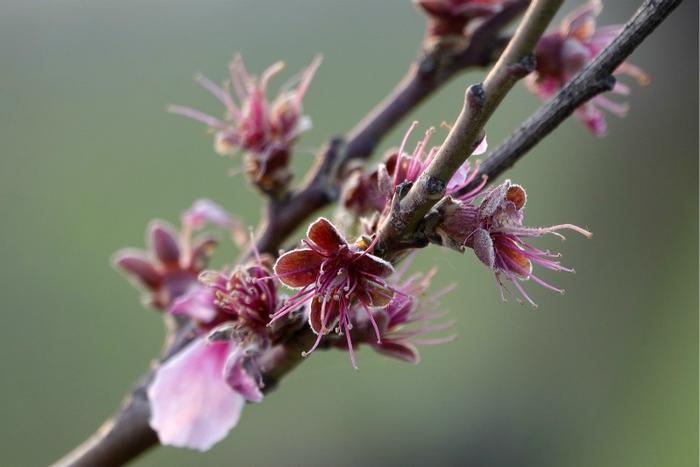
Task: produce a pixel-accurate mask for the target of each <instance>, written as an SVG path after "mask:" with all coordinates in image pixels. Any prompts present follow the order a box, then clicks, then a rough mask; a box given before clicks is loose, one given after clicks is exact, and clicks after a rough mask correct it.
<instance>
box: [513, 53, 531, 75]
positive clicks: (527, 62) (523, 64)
mask: <svg viewBox="0 0 700 467" xmlns="http://www.w3.org/2000/svg"><path fill="white" fill-rule="evenodd" d="M536 65H537V60H536V59H535V55H534V54H532V53H529V54H527V55H525V56H524V57H523V58H521V59H520V61H518V62H517V63H514V64H512V65H510V66H509V67H508V73H509V74H510V75H511V76H512V77H513V79H515V80H519V79H522V78H524V77H526V76H527V75H529V74H530V73H532V72H533V71H534V70H535V66H536Z"/></svg>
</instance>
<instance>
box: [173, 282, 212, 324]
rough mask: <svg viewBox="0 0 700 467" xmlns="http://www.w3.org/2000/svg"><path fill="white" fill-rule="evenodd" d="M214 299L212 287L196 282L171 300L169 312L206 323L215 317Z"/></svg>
mask: <svg viewBox="0 0 700 467" xmlns="http://www.w3.org/2000/svg"><path fill="white" fill-rule="evenodd" d="M214 299H215V297H214V289H212V288H210V287H204V286H201V285H199V284H197V285H195V286H193V287H192V288H191V289H190V290H189V291H188V292H186V293H185V294H184V295H182V296H180V297H178V298H177V299H176V300H175V301H174V302H173V305H172V306H171V307H170V313H172V314H174V315H183V316H188V317H190V318H193V319H196V320H197V321H200V322H202V323H208V322H210V321H211V320H213V319H214V318H215V317H216V308H215V306H214Z"/></svg>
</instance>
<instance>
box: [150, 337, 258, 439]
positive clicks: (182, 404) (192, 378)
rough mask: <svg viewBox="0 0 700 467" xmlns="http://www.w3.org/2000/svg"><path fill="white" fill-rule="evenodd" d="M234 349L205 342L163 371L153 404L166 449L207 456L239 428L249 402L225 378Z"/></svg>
mask: <svg viewBox="0 0 700 467" xmlns="http://www.w3.org/2000/svg"><path fill="white" fill-rule="evenodd" d="M229 347H230V345H229V344H228V343H211V344H207V342H206V339H205V338H204V337H200V338H198V339H197V340H195V341H193V342H192V343H191V344H190V345H189V346H187V347H186V348H185V349H184V350H182V351H181V352H180V353H179V354H177V355H175V356H174V357H173V358H172V359H170V360H168V361H167V362H165V364H163V366H162V367H160V369H159V370H158V372H157V373H156V376H155V378H154V379H153V382H152V383H151V385H150V386H149V388H148V399H149V400H150V403H151V419H150V421H149V422H150V425H151V428H153V429H154V430H155V431H156V433H158V439H159V440H160V442H161V444H164V445H170V446H177V447H186V448H190V449H198V450H200V451H206V450H207V449H209V448H210V447H212V446H213V445H214V444H216V443H217V442H219V441H221V440H222V439H223V438H224V437H225V436H226V435H227V434H228V432H229V431H230V430H231V428H233V427H234V426H235V425H236V423H238V419H239V418H240V415H241V410H242V409H243V406H244V404H245V399H244V397H243V396H242V395H241V394H239V393H237V392H235V391H233V390H231V387H230V386H229V385H228V384H227V383H226V381H225V380H224V378H223V376H222V374H223V373H222V372H223V370H224V365H225V364H226V357H227V355H228V352H229Z"/></svg>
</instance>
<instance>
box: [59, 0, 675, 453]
mask: <svg viewBox="0 0 700 467" xmlns="http://www.w3.org/2000/svg"><path fill="white" fill-rule="evenodd" d="M681 1H682V0H665V1H663V0H656V1H655V0H647V1H646V2H645V3H644V5H643V6H642V7H641V8H640V10H639V11H638V12H637V14H636V15H635V17H634V18H633V19H632V20H631V21H630V22H629V23H628V25H627V26H626V28H625V30H624V31H623V33H622V34H621V35H620V37H618V38H617V39H616V40H615V41H613V43H612V44H611V46H610V47H609V48H608V49H606V51H605V52H604V53H603V55H602V56H605V57H608V58H607V59H606V58H601V59H600V60H597V61H595V62H593V63H597V65H594V64H593V63H592V64H591V65H589V67H587V68H586V70H589V69H590V68H592V67H593V68H596V67H599V68H600V70H598V71H590V73H593V75H592V76H598V74H597V73H598V72H600V73H602V74H601V75H600V76H609V75H610V74H611V73H612V71H613V70H614V69H615V68H616V67H617V65H618V64H619V63H621V62H622V60H624V59H625V58H626V57H627V56H628V55H629V54H630V53H631V52H632V50H633V49H634V48H635V47H636V46H637V45H638V44H639V43H640V42H642V40H643V39H644V38H645V37H646V36H647V35H649V34H650V33H651V31H653V30H654V29H655V28H656V27H657V26H658V24H659V23H661V21H663V19H664V18H665V17H666V16H667V15H668V14H669V13H670V12H671V11H672V10H673V9H674V8H675V7H676V6H678V5H679V4H680V3H681ZM511 4H512V5H519V6H520V8H522V7H524V6H525V5H526V4H527V2H524V1H514V2H512V3H511ZM512 8H513V9H512V10H504V12H503V16H499V17H494V18H493V19H492V20H490V21H487V22H486V23H484V25H483V26H482V29H480V30H477V32H475V34H474V36H473V42H476V41H477V37H479V38H480V39H478V41H479V42H481V41H482V40H483V41H484V42H488V41H492V42H493V43H497V44H498V43H501V41H500V40H498V37H499V36H498V33H499V32H500V30H501V29H502V28H503V27H504V26H505V24H506V23H507V21H509V20H510V19H512V18H513V17H514V16H517V12H516V11H517V8H515V7H512ZM508 15H511V16H508ZM506 20H507V21H506ZM491 21H493V22H491ZM499 22H501V23H499ZM489 28H494V29H493V31H495V33H493V34H492V33H491V32H489ZM480 31H481V32H480ZM487 32H488V34H487ZM528 44H529V43H528V42H525V41H524V42H522V43H521V46H522V50H520V52H522V51H523V50H529V49H531V48H532V47H529V49H528V47H526V46H528ZM480 47H483V46H477V45H469V47H467V48H466V50H464V51H462V53H461V54H458V55H457V56H458V57H460V58H459V59H460V60H463V62H459V60H453V61H452V62H450V63H452V65H451V66H452V67H453V68H454V69H451V68H450V66H446V67H439V68H436V69H441V70H442V73H443V74H444V75H443V77H442V78H441V79H440V80H427V81H426V80H423V79H421V78H419V76H420V73H419V72H418V70H420V69H421V65H420V64H419V65H418V66H417V67H416V68H412V69H411V70H410V71H409V75H408V76H409V77H410V78H409V77H407V78H405V79H404V80H403V81H402V84H400V85H399V86H398V87H397V89H396V90H395V91H394V93H393V94H392V96H394V98H392V99H389V100H388V101H386V102H385V103H384V104H382V105H381V106H380V107H378V108H377V109H376V110H375V111H373V112H372V113H371V114H370V115H369V116H368V117H367V118H366V119H365V120H363V122H364V123H361V124H360V125H358V127H356V129H355V130H353V131H351V132H350V133H349V135H348V138H347V141H348V143H347V144H343V142H342V140H341V139H339V138H336V139H334V140H333V141H332V142H331V143H330V144H329V145H328V146H327V147H326V148H324V150H323V151H322V152H321V153H320V154H319V156H318V157H317V164H316V166H315V168H314V169H313V170H312V172H311V173H310V176H309V177H308V178H307V181H306V182H305V183H304V185H303V188H302V189H301V190H300V191H299V192H298V193H296V194H292V195H290V196H288V197H287V198H286V199H285V200H283V201H279V202H277V203H276V204H273V205H272V206H270V209H269V211H268V214H267V216H266V217H267V224H265V225H263V226H262V228H261V229H260V235H259V236H258V239H257V244H258V248H259V249H260V250H261V251H266V252H270V253H273V254H276V253H277V251H276V250H277V248H279V246H280V245H281V243H282V242H283V241H284V239H285V238H286V237H287V235H289V233H291V232H292V231H293V230H294V229H296V228H298V227H299V226H300V225H302V224H303V222H304V220H305V219H306V217H308V216H309V215H310V214H311V213H312V212H314V211H315V210H317V209H319V208H321V207H323V206H325V205H327V204H328V203H329V202H331V201H332V200H333V199H335V198H336V197H337V191H336V189H337V188H336V187H337V181H338V178H339V177H338V174H339V173H340V170H339V169H340V168H344V167H346V166H347V163H348V162H349V161H352V160H355V159H366V158H367V157H369V155H370V154H371V153H372V151H373V150H374V149H375V148H376V145H377V144H378V143H379V141H380V140H381V138H383V137H384V136H385V135H386V133H387V132H388V131H390V130H391V128H393V126H394V125H396V123H397V122H398V121H400V120H401V119H402V118H404V117H405V116H406V114H407V113H408V112H410V111H411V110H413V109H414V108H415V107H416V106H417V105H418V104H419V103H420V102H421V101H422V100H423V99H424V98H425V97H426V96H427V95H429V94H430V93H432V92H434V91H435V89H437V88H438V87H439V86H440V85H441V84H443V83H444V82H446V81H447V80H448V79H449V78H450V77H452V76H454V74H456V73H457V72H458V71H460V70H462V69H464V68H465V67H467V66H470V65H475V66H476V65H484V64H485V63H488V61H489V60H490V59H491V58H492V55H493V54H494V53H496V52H497V50H496V49H493V48H490V46H489V47H487V48H485V49H480ZM486 49H488V50H489V52H488V53H487V52H486ZM487 55H489V56H488V57H487ZM523 56H524V55H523ZM602 56H601V57H602ZM421 63H422V62H421ZM460 63H461V64H460ZM508 63H510V64H517V63H520V62H519V61H512V62H511V61H510V59H509V61H508ZM428 69H430V68H428ZM596 69H597V68H596ZM424 70H425V68H424ZM586 70H584V73H586ZM601 70H602V71H601ZM509 73H510V72H509ZM489 76H491V74H490V75H489ZM510 79H511V77H508V76H501V77H498V75H494V76H493V78H492V80H491V81H489V79H488V78H487V80H486V82H485V83H484V86H483V88H484V91H485V96H484V100H483V103H482V110H480V112H482V117H480V118H483V120H479V119H476V120H474V119H472V120H470V121H476V122H481V125H482V126H483V123H485V120H486V119H488V116H489V115H490V113H488V111H489V110H488V109H489V106H491V105H493V107H494V108H495V106H496V105H497V104H498V102H500V99H502V97H503V96H500V99H499V98H498V95H496V97H488V94H489V92H488V90H489V89H490V88H491V86H496V84H491V85H489V84H488V83H489V82H491V83H497V82H499V81H500V80H504V82H506V83H508V82H509V81H510ZM493 80H495V81H493ZM419 82H422V83H423V84H422V85H419V84H417V83H419ZM578 82H579V81H578V78H577V79H575V80H574V81H573V82H572V85H573V84H574V83H578ZM586 83H588V85H591V86H592V84H591V83H599V84H600V83H604V80H602V81H601V80H598V81H596V80H592V81H586ZM421 86H424V87H421ZM500 86H501V85H498V86H496V87H497V88H500ZM505 86H512V84H509V85H508V84H506V85H505ZM579 86H580V89H579ZM567 88H568V86H567ZM567 88H565V89H567ZM508 89H509V88H508ZM571 89H574V90H577V92H578V91H580V92H581V94H577V93H573V94H572V95H570V96H568V97H567V94H566V93H563V91H562V93H560V94H559V95H558V96H557V97H555V98H554V100H553V101H552V102H550V103H548V104H546V105H545V106H543V108H541V109H540V110H539V111H538V112H537V113H536V114H535V115H533V116H532V117H531V118H530V119H528V121H527V122H526V123H525V124H524V125H523V126H522V127H521V128H520V130H518V131H517V132H516V133H515V134H514V135H513V136H511V138H509V139H508V140H507V141H506V142H505V143H504V144H503V145H502V146H501V147H499V148H498V149H497V150H496V151H495V152H494V153H493V155H492V156H491V157H489V158H488V159H487V160H486V161H485V163H484V164H483V165H482V172H483V173H485V174H487V175H489V176H490V177H491V178H493V177H495V176H497V175H498V174H500V173H501V172H502V171H503V170H504V169H505V168H507V167H509V166H510V165H512V163H513V162H515V160H517V159H518V158H519V157H521V156H522V155H523V154H524V153H525V152H527V150H529V149H530V148H531V147H532V146H534V144H536V143H537V142H538V141H539V140H540V139H541V138H542V137H544V136H545V135H546V134H548V133H549V132H550V131H552V129H554V128H555V127H556V126H557V125H558V123H560V122H561V121H562V120H563V119H564V118H566V116H568V115H569V114H570V113H571V112H572V111H573V109H575V107H576V104H575V102H576V101H575V100H576V99H582V100H581V101H580V102H584V101H585V100H586V99H588V98H590V97H592V96H593V95H595V94H596V93H597V92H602V90H601V91H597V92H595V93H593V92H594V91H596V90H597V88H595V87H590V88H589V87H587V85H586V86H584V84H583V83H581V84H579V85H576V86H572V88H571ZM571 89H570V90H571ZM506 91H507V89H506ZM591 93H593V94H591ZM503 95H505V92H504V93H503ZM581 96H583V97H581ZM586 96H588V97H586ZM477 97H478V93H477ZM559 98H561V99H560V100H558V99H559ZM488 99H492V100H490V101H489V100H488ZM567 99H571V100H572V102H574V103H569V102H568V100H567ZM395 101H396V102H397V103H395ZM557 102H558V103H557ZM483 108H486V109H487V112H485V111H484V110H483ZM547 109H549V110H547ZM562 109H564V110H562ZM484 112H485V113H484ZM490 112H491V113H492V112H493V109H490ZM566 112H568V113H566ZM483 115H486V117H483ZM465 118H466V117H465ZM469 118H472V117H469ZM375 125H376V129H374V126H375ZM456 127H457V125H455V128H456ZM453 131H454V128H453ZM480 131H481V129H479V131H478V132H477V131H475V130H474V129H469V133H468V134H469V138H471V139H473V140H472V141H471V142H469V141H467V140H466V138H465V139H464V141H462V142H459V141H456V142H455V144H454V145H453V146H452V145H451V146H450V147H451V148H453V149H450V151H457V150H459V149H460V148H463V147H468V148H470V147H471V145H473V144H474V141H476V140H477V139H478V137H479V136H480ZM451 134H452V133H451ZM455 137H457V136H455ZM448 139H449V136H448ZM451 144H452V143H451ZM448 154H449V153H448ZM466 154H468V153H466ZM464 155H465V154H462V155H461V156H460V157H463V159H464V158H466V157H464ZM442 157H447V156H442ZM452 157H456V156H451V157H450V158H449V159H450V162H449V164H448V163H445V165H444V166H437V167H435V168H434V173H435V174H438V175H440V176H443V177H444V176H445V175H446V174H448V172H449V170H448V169H447V167H451V166H452V165H454V164H455V163H456V159H455V160H454V161H452ZM463 159H462V161H463ZM341 161H342V162H341ZM458 166H459V164H457V165H456V167H458ZM431 173H432V172H431ZM193 331H194V328H193V326H192V324H191V323H190V324H185V325H184V326H182V327H180V328H179V329H178V330H177V332H176V333H175V334H173V335H172V338H171V339H169V340H168V342H167V343H166V351H165V352H164V356H163V357H162V359H161V360H160V363H162V362H163V361H165V360H167V359H168V358H169V357H170V356H172V355H174V354H175V353H177V352H178V351H179V350H180V349H182V348H183V347H184V346H185V345H187V344H188V343H189V342H190V341H191V339H192V336H193V335H194V333H193ZM312 337H313V336H311V331H309V330H308V329H307V328H303V329H300V330H299V331H297V332H296V333H294V334H292V336H291V337H290V339H289V340H288V341H287V342H285V343H284V346H283V347H280V346H278V347H276V348H275V349H273V350H274V352H271V353H270V355H269V356H268V360H267V362H266V363H265V366H266V367H267V370H266V372H265V375H264V377H265V381H266V387H265V390H266V391H270V390H272V389H274V388H275V386H276V383H277V382H278V381H279V380H280V379H281V378H282V377H284V375H285V374H286V373H288V372H289V371H291V370H292V369H293V368H295V367H296V366H297V365H298V364H299V362H301V361H302V357H301V352H300V349H305V348H307V346H308V342H309V339H310V338H312ZM156 368H157V365H154V368H153V369H152V370H151V371H150V372H149V373H148V374H147V375H146V376H145V377H144V378H143V379H142V380H141V381H140V382H139V384H138V385H137V386H136V387H135V389H134V390H133V391H132V393H131V394H130V395H129V396H128V397H127V398H126V399H125V401H124V403H123V405H122V408H121V409H120V410H119V412H118V413H117V414H116V415H115V417H114V418H113V419H112V420H110V421H108V422H106V423H105V424H104V425H103V426H102V427H101V428H100V429H99V430H98V431H97V432H96V433H95V434H94V435H93V436H92V437H91V438H89V439H88V440H87V441H86V442H85V443H83V444H81V445H80V446H78V447H77V448H76V449H75V450H73V451H72V452H71V453H69V454H68V455H66V456H65V457H64V458H62V459H61V460H59V461H57V462H56V463H55V464H54V465H55V466H95V465H99V466H113V465H121V464H124V463H126V462H128V461H130V460H132V459H134V458H135V457H137V456H138V455H139V454H141V453H143V452H144V451H146V450H148V449H149V448H151V447H153V446H155V445H156V444H157V443H158V439H157V436H156V434H155V433H154V432H153V431H152V430H151V428H150V426H149V425H148V419H149V413H150V410H149V405H148V400H147V397H146V388H147V387H148V384H149V383H150V381H151V379H152V378H153V375H154V373H155V369H156Z"/></svg>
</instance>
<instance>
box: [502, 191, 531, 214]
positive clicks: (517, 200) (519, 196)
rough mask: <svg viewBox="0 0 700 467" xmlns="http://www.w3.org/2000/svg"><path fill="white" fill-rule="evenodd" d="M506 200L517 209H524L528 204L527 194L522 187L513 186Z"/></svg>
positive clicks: (507, 193) (507, 192)
mask: <svg viewBox="0 0 700 467" xmlns="http://www.w3.org/2000/svg"><path fill="white" fill-rule="evenodd" d="M506 199H507V200H508V201H510V202H512V203H513V204H515V209H518V210H520V209H522V208H524V207H525V203H527V193H526V192H525V188H523V187H521V186H520V185H511V186H510V187H509V188H508V190H507V191H506Z"/></svg>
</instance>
